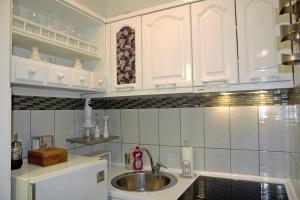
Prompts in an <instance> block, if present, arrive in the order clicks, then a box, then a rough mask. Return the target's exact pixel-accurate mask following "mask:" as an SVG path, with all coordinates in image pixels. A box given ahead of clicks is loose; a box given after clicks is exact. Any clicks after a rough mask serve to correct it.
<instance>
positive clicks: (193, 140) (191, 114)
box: [180, 108, 204, 147]
mask: <svg viewBox="0 0 300 200" xmlns="http://www.w3.org/2000/svg"><path fill="white" fill-rule="evenodd" d="M180 113H181V146H184V143H185V141H188V142H189V143H190V145H191V146H192V147H204V121H203V108H181V110H180Z"/></svg>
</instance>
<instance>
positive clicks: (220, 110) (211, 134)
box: [204, 107, 230, 148]
mask: <svg viewBox="0 0 300 200" xmlns="http://www.w3.org/2000/svg"><path fill="white" fill-rule="evenodd" d="M204 121H205V147H209V148H230V134H229V108H228V107H211V108H204Z"/></svg>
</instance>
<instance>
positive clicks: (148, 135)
mask: <svg viewBox="0 0 300 200" xmlns="http://www.w3.org/2000/svg"><path fill="white" fill-rule="evenodd" d="M139 123H140V142H141V144H153V145H158V144H159V137H158V109H142V110H139Z"/></svg>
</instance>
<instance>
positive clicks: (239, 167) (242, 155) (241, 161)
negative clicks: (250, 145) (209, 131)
mask: <svg viewBox="0 0 300 200" xmlns="http://www.w3.org/2000/svg"><path fill="white" fill-rule="evenodd" d="M231 172H232V173H235V174H247V175H255V176H259V152H258V151H246V150H232V151H231Z"/></svg>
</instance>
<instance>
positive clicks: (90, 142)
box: [66, 136, 119, 145]
mask: <svg viewBox="0 0 300 200" xmlns="http://www.w3.org/2000/svg"><path fill="white" fill-rule="evenodd" d="M116 139H119V136H109V137H108V138H104V137H100V138H95V137H92V136H91V137H79V138H70V139H66V141H67V142H69V143H71V144H83V145H94V144H100V143H105V142H110V141H113V140H116Z"/></svg>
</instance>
